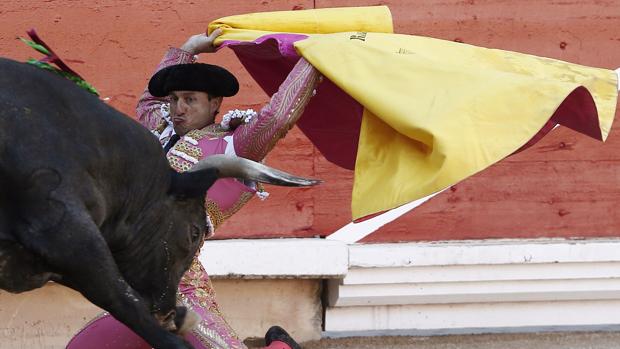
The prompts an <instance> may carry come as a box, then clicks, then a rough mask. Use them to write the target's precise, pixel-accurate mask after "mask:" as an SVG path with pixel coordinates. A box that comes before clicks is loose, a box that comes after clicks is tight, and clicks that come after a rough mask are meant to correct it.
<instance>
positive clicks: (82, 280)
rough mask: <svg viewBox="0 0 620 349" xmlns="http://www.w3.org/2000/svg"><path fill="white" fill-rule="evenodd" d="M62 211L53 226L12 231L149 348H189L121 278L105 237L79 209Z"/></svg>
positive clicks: (67, 282) (70, 208) (69, 208)
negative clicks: (139, 337) (161, 323)
mask: <svg viewBox="0 0 620 349" xmlns="http://www.w3.org/2000/svg"><path fill="white" fill-rule="evenodd" d="M64 211H65V212H64V214H63V215H62V219H61V220H60V221H57V220H55V219H52V220H51V221H54V222H56V223H55V224H54V227H53V229H41V228H43V227H35V226H33V225H27V226H24V227H23V228H24V229H20V231H19V232H17V235H18V236H19V237H20V242H21V243H22V244H23V245H24V246H25V247H26V248H27V249H28V250H30V251H33V252H35V253H37V254H38V255H40V256H41V258H42V259H44V260H45V261H47V263H48V264H49V265H50V266H51V267H52V268H53V270H55V271H57V273H58V274H60V275H62V278H61V279H60V280H58V281H59V282H60V283H62V284H64V285H66V286H68V287H71V288H73V289H75V290H77V291H79V292H81V293H82V294H83V295H84V296H85V297H86V298H87V299H88V300H89V301H91V302H92V303H94V304H95V305H97V306H99V307H101V308H103V309H106V310H108V311H109V312H110V313H111V314H112V315H113V316H114V317H115V318H117V319H118V320H119V321H121V322H122V323H124V324H126V325H127V326H128V327H130V328H131V329H132V330H133V331H135V332H136V333H137V334H138V335H140V336H141V337H143V338H145V339H146V340H147V341H148V342H149V343H150V344H151V345H152V346H153V347H155V348H165V349H168V348H170V349H173V348H174V349H186V348H190V346H189V345H188V344H187V343H186V342H184V341H183V340H182V339H181V338H179V337H178V336H176V335H174V334H172V333H170V332H168V331H166V330H164V329H163V328H162V327H161V326H160V325H159V324H158V323H157V321H156V320H155V318H154V317H153V315H152V314H151V312H150V309H149V308H148V306H147V303H146V302H145V301H144V300H143V299H142V298H141V297H140V296H139V295H138V293H137V292H136V291H135V290H133V289H132V288H131V287H130V286H129V284H128V283H127V282H126V281H125V280H124V279H123V277H122V275H121V274H120V272H119V270H118V269H117V266H116V264H115V262H114V260H113V258H112V254H111V252H110V250H109V248H108V246H107V244H106V242H105V240H104V239H103V238H102V236H101V233H100V232H99V230H98V228H97V226H96V225H95V224H94V222H93V221H92V220H91V218H90V216H89V215H88V214H87V213H86V211H85V209H84V208H82V207H70V206H67V207H66V210H64ZM39 218H40V217H39ZM33 221H34V220H33ZM48 228H49V227H48Z"/></svg>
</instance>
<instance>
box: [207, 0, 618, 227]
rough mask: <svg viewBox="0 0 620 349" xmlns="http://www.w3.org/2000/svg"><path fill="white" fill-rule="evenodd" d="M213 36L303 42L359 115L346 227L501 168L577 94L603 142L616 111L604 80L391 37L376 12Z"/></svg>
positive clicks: (232, 26) (296, 16) (279, 20)
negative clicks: (590, 107)
mask: <svg viewBox="0 0 620 349" xmlns="http://www.w3.org/2000/svg"><path fill="white" fill-rule="evenodd" d="M345 13H346V14H345ZM342 18H346V21H345V22H343V21H342ZM216 27H224V28H225V30H224V34H223V35H222V36H220V37H219V40H218V42H221V41H222V40H240V41H252V40H254V39H256V38H258V37H260V36H262V35H265V34H273V33H274V32H279V33H307V34H311V35H309V37H308V38H307V39H305V40H301V41H298V42H296V43H295V48H296V49H297V51H298V53H299V54H300V55H301V56H303V57H304V58H305V59H306V60H308V61H309V62H310V63H311V64H312V65H313V66H314V67H315V68H316V69H318V70H319V71H320V72H321V73H322V74H324V75H325V76H326V77H327V78H329V79H330V80H331V81H332V82H334V83H335V84H336V85H337V86H338V87H340V88H341V89H342V90H343V91H345V92H346V93H348V94H349V95H350V96H351V97H353V98H354V99H355V100H357V101H358V102H359V103H360V104H362V105H363V106H364V108H365V110H364V115H363V120H362V128H361V133H360V139H359V145H358V152H357V160H356V166H355V177H354V187H353V194H352V204H351V205H352V213H353V218H354V219H356V218H359V217H363V216H366V215H369V214H373V213H376V212H379V211H384V210H387V209H391V208H394V207H397V206H400V205H403V204H405V203H408V202H411V201H413V200H416V199H419V198H421V197H424V196H427V195H429V194H432V193H434V192H437V191H439V190H442V189H444V188H446V187H448V186H450V185H453V184H455V183H457V182H459V181H461V180H463V179H464V178H466V177H468V176H471V175H473V174H475V173H476V172H479V171H481V170H483V169H485V168H486V167H488V166H490V165H492V164H494V163H496V162H498V161H500V160H501V159H503V158H505V157H506V156H508V155H510V154H511V153H513V152H514V151H516V150H517V149H519V148H520V147H521V146H523V145H524V144H525V143H526V142H527V141H528V140H529V139H531V138H532V136H533V135H535V134H536V133H537V132H538V131H539V130H540V129H541V128H542V127H543V126H544V125H545V123H546V122H547V121H548V120H549V118H550V117H551V116H552V115H553V113H554V112H555V111H556V109H557V108H558V106H559V105H560V104H561V103H562V102H563V101H564V100H565V99H566V97H567V96H568V95H569V94H570V93H571V92H573V91H574V90H575V89H577V88H578V87H580V86H583V87H585V88H587V90H588V91H589V93H590V94H591V95H592V97H593V100H594V102H595V104H596V109H597V112H598V117H599V120H598V121H599V123H598V124H599V127H600V133H601V138H602V140H604V139H605V138H606V137H607V135H608V133H609V130H610V128H611V124H612V121H613V118H614V113H615V109H616V98H617V95H618V91H617V76H616V74H615V72H614V71H612V70H607V69H598V68H591V67H585V66H581V65H576V64H571V63H567V62H563V61H559V60H554V59H549V58H542V57H536V56H532V55H526V54H520V53H515V52H510V51H503V50H493V49H486V48H481V47H476V46H471V45H466V44H461V43H455V42H451V41H444V40H438V39H432V38H426V37H417V36H411V35H399V34H391V32H392V21H391V16H390V14H389V10H388V9H387V8H386V7H383V6H381V7H369V8H345V9H343V8H339V9H321V10H307V11H285V12H270V13H259V14H250V15H242V16H233V17H227V18H222V19H219V20H217V21H215V22H213V23H212V24H211V25H210V26H209V28H210V31H211V30H213V29H214V28H216ZM321 33H323V34H321ZM334 118H337V115H335V116H334ZM336 120H337V119H336ZM335 122H337V121H335Z"/></svg>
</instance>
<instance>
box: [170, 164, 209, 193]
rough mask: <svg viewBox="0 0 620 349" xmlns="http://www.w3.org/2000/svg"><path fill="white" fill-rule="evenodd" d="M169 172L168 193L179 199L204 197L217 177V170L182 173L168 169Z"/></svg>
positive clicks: (207, 169)
mask: <svg viewBox="0 0 620 349" xmlns="http://www.w3.org/2000/svg"><path fill="white" fill-rule="evenodd" d="M170 172H171V173H170V177H171V180H170V189H169V190H168V192H169V193H170V194H172V195H174V196H176V197H181V198H194V197H200V196H205V194H206V193H207V190H208V189H209V188H210V187H211V186H212V185H213V183H214V182H215V181H216V180H217V179H218V177H219V176H218V170H217V169H215V168H206V169H203V170H199V171H194V172H183V173H179V172H177V171H175V170H173V169H170Z"/></svg>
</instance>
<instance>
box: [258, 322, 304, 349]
mask: <svg viewBox="0 0 620 349" xmlns="http://www.w3.org/2000/svg"><path fill="white" fill-rule="evenodd" d="M275 341H278V342H282V343H286V344H287V345H288V346H289V347H291V349H301V347H300V346H299V344H297V342H295V340H294V339H293V338H292V337H291V336H290V335H289V334H288V333H287V332H286V331H285V330H284V329H283V328H282V327H280V326H271V328H270V329H269V330H268V331H267V333H265V343H266V344H267V346H269V345H270V344H271V343H272V342H275Z"/></svg>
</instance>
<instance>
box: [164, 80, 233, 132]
mask: <svg viewBox="0 0 620 349" xmlns="http://www.w3.org/2000/svg"><path fill="white" fill-rule="evenodd" d="M170 97H171V98H172V102H171V103H170V116H171V118H172V124H173V126H174V132H176V134H178V135H179V136H183V135H185V134H186V133H187V132H189V131H191V130H196V129H201V128H203V127H205V126H208V125H210V124H212V123H213V122H214V121H215V115H216V114H217V112H218V111H219V109H220V105H221V104H222V97H211V96H209V95H208V94H207V93H206V92H199V91H173V92H171V93H170Z"/></svg>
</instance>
